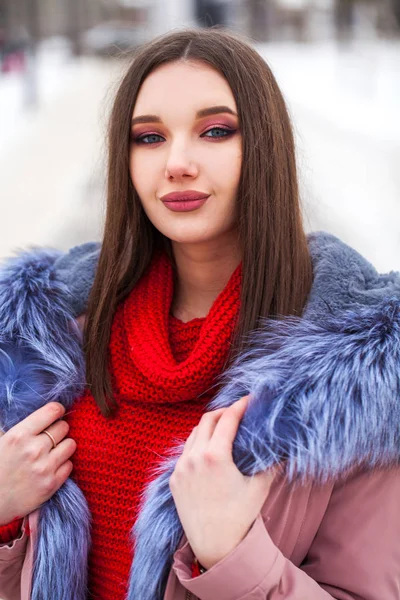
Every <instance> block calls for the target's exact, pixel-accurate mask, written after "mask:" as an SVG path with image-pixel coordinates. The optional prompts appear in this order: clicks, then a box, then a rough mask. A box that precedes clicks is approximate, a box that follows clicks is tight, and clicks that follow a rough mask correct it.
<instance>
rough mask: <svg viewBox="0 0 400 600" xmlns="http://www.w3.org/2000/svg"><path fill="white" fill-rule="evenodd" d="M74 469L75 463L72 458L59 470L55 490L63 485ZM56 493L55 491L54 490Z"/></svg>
mask: <svg viewBox="0 0 400 600" xmlns="http://www.w3.org/2000/svg"><path fill="white" fill-rule="evenodd" d="M72 469H73V464H72V462H71V461H70V460H67V462H65V463H64V464H62V465H61V467H60V468H59V469H58V470H57V473H56V480H55V490H54V491H55V492H56V491H57V490H58V489H59V488H60V487H61V486H62V484H63V483H64V482H65V481H66V480H67V479H68V477H69V476H70V475H71V473H72ZM53 494H54V492H53Z"/></svg>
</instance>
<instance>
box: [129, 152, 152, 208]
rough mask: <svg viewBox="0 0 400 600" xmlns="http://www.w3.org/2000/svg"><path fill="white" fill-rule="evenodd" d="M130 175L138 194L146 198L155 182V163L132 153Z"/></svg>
mask: <svg viewBox="0 0 400 600" xmlns="http://www.w3.org/2000/svg"><path fill="white" fill-rule="evenodd" d="M129 173H130V176H131V181H132V183H133V186H134V187H135V189H136V191H137V193H138V194H139V195H140V196H141V197H143V198H145V197H146V195H147V194H148V193H149V192H150V190H151V184H152V182H153V181H154V161H150V160H148V159H147V157H146V156H143V155H140V153H135V154H133V153H131V155H130V158H129Z"/></svg>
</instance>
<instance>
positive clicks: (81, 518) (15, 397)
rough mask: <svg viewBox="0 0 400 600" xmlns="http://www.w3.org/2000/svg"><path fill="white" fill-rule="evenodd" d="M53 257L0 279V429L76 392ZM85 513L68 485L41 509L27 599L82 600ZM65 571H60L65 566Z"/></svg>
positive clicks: (78, 372) (26, 258) (31, 256)
mask: <svg viewBox="0 0 400 600" xmlns="http://www.w3.org/2000/svg"><path fill="white" fill-rule="evenodd" d="M59 256H60V254H59V253H57V252H54V251H46V250H36V251H35V252H34V253H24V254H21V255H20V256H18V257H17V258H13V259H11V260H10V261H9V262H8V264H7V265H6V268H5V269H4V270H3V271H2V272H1V274H0V323H1V334H0V423H1V426H2V429H3V430H4V431H7V430H8V429H10V427H12V426H13V425H15V424H16V423H19V422H20V421H22V420H23V419H24V418H25V417H27V416H28V415H29V414H31V413H32V412H33V411H35V410H37V409H38V408H40V407H42V406H44V404H46V403H47V402H50V401H58V402H61V403H62V404H63V405H64V406H65V407H66V408H69V407H70V406H71V405H72V402H73V400H74V399H75V398H76V397H77V396H78V395H79V394H80V393H81V392H82V391H83V387H84V358H83V353H82V348H81V335H80V332H79V329H78V327H77V325H76V324H75V322H74V321H73V319H72V316H71V314H70V313H69V312H68V310H67V308H66V303H65V300H63V298H65V297H66V296H67V292H68V290H67V288H66V286H65V285H64V284H62V283H61V282H60V281H58V279H57V277H56V274H55V273H54V269H53V265H54V261H55V260H56V259H57V258H58V257H59ZM89 523H90V519H89V513H88V507H87V503H86V500H85V498H84V496H83V494H82V492H81V491H80V490H79V488H78V486H77V485H76V484H75V483H74V482H72V481H71V480H68V481H67V482H66V483H65V484H64V485H63V486H62V487H61V488H60V489H59V490H58V491H57V493H56V494H54V496H53V497H52V498H51V499H50V500H49V501H47V502H46V503H45V504H44V505H43V506H42V508H41V511H40V518H39V536H38V545H37V548H35V549H34V553H35V561H34V574H33V585H32V595H31V598H32V600H48V599H49V598H52V600H66V599H71V600H86V597H87V589H86V588H87V556H88V547H89V539H90V536H89ZM66 562H67V565H68V566H67V568H60V565H65V564H66Z"/></svg>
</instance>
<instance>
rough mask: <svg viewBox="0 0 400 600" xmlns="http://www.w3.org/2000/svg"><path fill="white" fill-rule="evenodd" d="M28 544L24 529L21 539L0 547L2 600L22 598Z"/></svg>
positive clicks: (0, 588) (0, 595) (0, 593)
mask: <svg viewBox="0 0 400 600" xmlns="http://www.w3.org/2000/svg"><path fill="white" fill-rule="evenodd" d="M24 525H25V523H24ZM27 543H28V535H27V534H26V529H25V527H23V528H22V533H21V535H20V537H18V538H17V539H15V540H13V541H12V542H10V543H9V544H1V545H0V598H1V599H2V600H20V598H21V576H22V567H23V564H24V561H25V555H26V548H27Z"/></svg>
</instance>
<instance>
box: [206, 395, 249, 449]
mask: <svg viewBox="0 0 400 600" xmlns="http://www.w3.org/2000/svg"><path fill="white" fill-rule="evenodd" d="M248 401H249V396H243V398H240V400H238V401H237V402H234V403H233V404H232V405H231V406H230V407H229V408H228V409H227V410H226V411H225V413H224V414H223V415H222V416H221V418H220V419H219V420H218V422H217V424H216V426H215V429H214V433H213V435H212V437H211V439H210V442H209V445H208V449H209V450H210V451H211V452H215V453H216V454H218V455H221V454H230V455H232V445H233V441H234V439H235V437H236V434H237V430H238V427H239V424H240V421H241V419H242V417H243V415H244V413H245V411H246V408H247V406H248Z"/></svg>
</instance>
